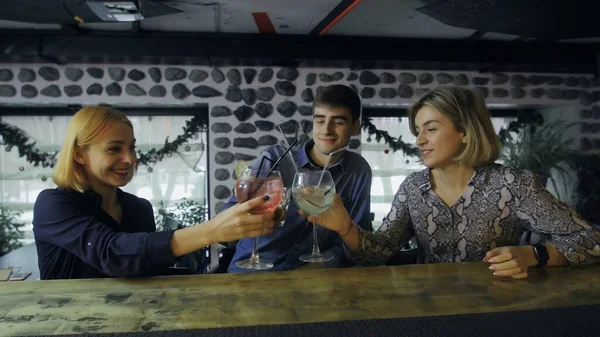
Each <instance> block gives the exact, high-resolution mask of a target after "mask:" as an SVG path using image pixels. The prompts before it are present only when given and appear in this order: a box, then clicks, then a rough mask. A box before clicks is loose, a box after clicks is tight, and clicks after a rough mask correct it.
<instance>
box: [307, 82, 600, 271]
mask: <svg viewBox="0 0 600 337" xmlns="http://www.w3.org/2000/svg"><path fill="white" fill-rule="evenodd" d="M409 122H410V129H411V131H412V132H413V134H414V135H415V136H416V137H417V145H418V146H419V148H420V150H421V153H422V158H423V163H424V165H425V166H426V167H427V169H425V170H423V171H421V172H416V173H413V174H411V175H410V176H408V177H407V178H406V180H405V181H404V182H403V183H402V184H401V186H400V188H399V189H398V192H397V193H396V196H395V198H394V201H393V203H392V208H391V210H390V212H389V214H388V215H387V217H386V218H385V219H384V222H383V225H382V226H381V227H380V228H379V230H378V231H376V232H374V233H370V232H367V231H364V230H362V229H360V228H359V227H358V226H356V225H355V224H353V223H352V220H351V219H350V217H349V216H348V214H347V212H346V211H345V208H344V206H343V204H342V203H341V202H340V200H339V198H337V197H336V199H335V201H334V204H333V206H332V207H330V208H329V209H328V210H327V211H326V212H324V213H323V214H321V215H320V216H319V217H318V223H319V224H320V225H322V226H325V227H327V228H329V229H331V230H334V231H337V232H338V234H339V235H340V236H341V237H342V239H343V240H344V243H345V246H346V249H347V253H348V255H349V256H351V257H353V258H354V259H356V260H357V261H358V262H359V263H361V264H363V265H377V264H383V263H385V261H386V260H387V259H389V258H390V257H392V256H393V255H394V254H395V253H397V252H398V251H399V250H400V249H401V247H402V246H403V245H404V244H405V243H406V242H407V241H408V240H409V239H410V238H411V237H413V236H415V237H416V239H417V242H418V246H419V258H420V260H421V262H423V263H438V262H462V261H481V260H483V261H485V262H488V263H489V269H490V270H491V271H492V272H493V273H494V275H498V276H508V277H513V278H524V277H527V270H528V268H529V267H533V266H537V265H544V264H546V265H548V266H559V265H569V264H571V265H578V264H588V263H595V262H598V261H600V232H598V231H597V230H596V229H594V228H593V227H592V226H590V224H588V223H587V222H586V221H585V220H583V219H582V218H581V217H580V216H579V215H578V214H577V213H576V212H575V211H574V210H572V209H570V208H569V207H567V206H566V205H564V204H563V203H561V202H560V201H559V200H558V199H556V198H555V197H554V196H552V195H551V194H550V193H549V192H548V191H547V190H546V189H545V188H544V187H543V186H542V185H540V184H539V183H538V182H537V179H536V177H535V175H534V174H532V173H531V172H529V171H523V170H517V169H511V168H506V167H503V166H501V165H498V164H495V163H494V161H495V160H496V159H497V157H498V155H499V152H500V144H499V141H498V138H497V136H496V134H495V132H494V128H493V126H492V122H491V119H490V114H489V112H488V110H487V108H486V106H485V102H484V100H483V98H482V97H481V96H479V95H478V94H476V93H474V92H473V91H471V90H469V89H465V88H459V87H446V88H438V89H435V90H433V91H431V92H430V93H427V94H425V95H424V96H423V97H421V98H420V99H419V100H418V101H417V102H416V103H415V104H413V106H411V108H410V109H409ZM524 231H531V232H534V233H537V234H540V235H541V237H542V244H539V245H536V246H531V245H527V246H518V245H519V241H520V239H521V237H522V234H523V233H524Z"/></svg>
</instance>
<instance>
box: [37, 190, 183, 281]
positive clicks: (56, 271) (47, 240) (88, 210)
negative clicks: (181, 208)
mask: <svg viewBox="0 0 600 337" xmlns="http://www.w3.org/2000/svg"><path fill="white" fill-rule="evenodd" d="M117 196H118V198H119V201H120V202H121V205H122V207H123V215H122V220H121V223H117V222H116V221H115V220H114V219H113V218H112V217H111V216H110V215H108V214H107V213H106V212H104V210H102V207H101V205H102V197H101V196H100V195H99V194H97V193H95V192H94V191H92V190H90V191H88V192H86V193H79V192H74V191H66V190H63V189H60V188H56V189H48V190H44V191H42V192H41V193H40V194H39V195H38V198H37V200H36V202H35V205H34V208H33V233H34V236H35V244H36V247H37V253H38V264H39V267H40V277H41V279H42V280H47V279H72V278H98V277H126V276H148V275H160V274H169V273H170V272H169V270H168V266H170V265H171V264H173V263H174V262H175V258H174V257H173V253H172V252H171V248H170V247H169V241H170V240H171V236H172V235H173V232H154V231H155V230H156V224H155V222H154V214H153V212H152V205H150V203H149V202H148V201H147V200H145V199H141V198H138V197H136V196H135V195H132V194H129V193H126V192H123V191H121V190H117Z"/></svg>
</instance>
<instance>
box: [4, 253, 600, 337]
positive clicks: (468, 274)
mask: <svg viewBox="0 0 600 337" xmlns="http://www.w3.org/2000/svg"><path fill="white" fill-rule="evenodd" d="M487 266H488V265H487V264H484V263H456V264H432V265H408V266H396V267H369V268H349V269H303V270H295V271H291V272H262V273H253V274H219V275H193V276H172V277H153V278H138V279H93V280H57V281H32V282H3V283H0V303H1V305H0V336H16V335H19V336H20V335H63V334H80V333H104V332H135V331H148V330H179V329H200V328H216V327H234V326H249V325H273V324H290V323H309V322H322V321H342V320H361V319H374V318H402V317H420V316H438V315H451V314H465V313H486V312H504V311H517V310H527V309H544V308H553V307H568V306H576V305H589V304H600V283H599V282H598V280H599V279H600V266H587V267H578V268H560V267H559V268H545V269H535V268H534V269H532V270H530V275H529V278H527V279H524V280H512V279H505V278H500V277H496V276H493V275H492V273H491V272H490V271H489V270H488V269H487Z"/></svg>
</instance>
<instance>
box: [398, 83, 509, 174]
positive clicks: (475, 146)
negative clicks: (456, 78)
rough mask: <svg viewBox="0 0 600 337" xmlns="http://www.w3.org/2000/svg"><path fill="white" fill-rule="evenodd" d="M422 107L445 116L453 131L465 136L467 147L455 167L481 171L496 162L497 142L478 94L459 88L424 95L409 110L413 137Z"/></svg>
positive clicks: (488, 115)
mask: <svg viewBox="0 0 600 337" xmlns="http://www.w3.org/2000/svg"><path fill="white" fill-rule="evenodd" d="M424 106H429V107H431V108H433V109H435V110H437V111H438V112H439V113H441V114H442V115H444V116H446V117H447V118H448V119H450V121H452V123H453V124H454V127H455V128H456V130H458V131H462V132H464V133H465V134H466V135H467V143H466V144H465V146H464V147H463V150H462V152H461V153H460V154H459V155H458V156H457V157H455V158H454V161H456V162H457V163H458V164H461V165H464V166H469V167H481V166H485V165H487V164H489V163H492V162H494V161H495V160H496V159H498V156H499V155H500V140H499V139H498V136H496V132H495V131H494V126H493V125H492V119H491V117H490V112H489V111H488V109H487V107H486V106H485V101H484V100H483V97H482V96H481V95H480V94H478V93H476V92H474V91H472V90H469V89H466V88H461V87H441V88H436V89H434V90H432V91H431V92H429V93H427V94H425V95H424V96H423V97H421V98H420V99H419V100H418V101H417V102H415V103H414V104H413V105H412V106H411V107H410V108H409V109H408V121H409V126H410V131H411V132H412V134H413V135H415V136H416V135H417V130H416V125H415V118H416V116H417V112H419V110H421V108H423V107H424Z"/></svg>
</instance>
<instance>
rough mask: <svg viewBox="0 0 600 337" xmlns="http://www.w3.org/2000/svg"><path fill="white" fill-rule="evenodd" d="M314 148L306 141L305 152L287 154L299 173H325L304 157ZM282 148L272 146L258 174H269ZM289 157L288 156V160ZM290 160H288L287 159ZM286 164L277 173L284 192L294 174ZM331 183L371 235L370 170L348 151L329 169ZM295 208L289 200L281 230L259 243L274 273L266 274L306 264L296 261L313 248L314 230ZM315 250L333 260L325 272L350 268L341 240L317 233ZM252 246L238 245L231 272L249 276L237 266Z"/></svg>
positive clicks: (247, 243)
mask: <svg viewBox="0 0 600 337" xmlns="http://www.w3.org/2000/svg"><path fill="white" fill-rule="evenodd" d="M312 146H314V141H312V140H309V141H308V142H307V143H306V144H305V145H304V146H300V147H295V148H293V149H292V150H291V151H290V153H292V156H291V157H293V158H294V160H295V162H296V165H297V167H298V168H302V169H310V170H314V171H321V170H323V168H322V167H320V166H318V165H316V164H315V163H314V162H313V161H312V160H311V159H310V157H309V155H308V153H309V152H310V149H311V148H312ZM285 150H286V148H285V147H283V146H280V145H275V146H272V147H270V148H268V149H266V150H265V151H263V152H262V153H261V155H263V156H266V157H267V158H269V159H271V161H269V160H264V161H263V166H262V169H265V170H270V169H271V167H272V165H273V163H274V162H275V161H276V160H277V159H278V158H279V157H280V156H281V155H282V154H283V153H284V152H285ZM286 157H287V155H286ZM291 157H288V158H291ZM288 158H285V159H284V160H282V161H281V162H280V166H279V171H280V173H281V177H282V180H283V184H284V186H285V187H287V188H291V187H292V183H293V180H294V174H295V168H294V167H293V164H292V162H291V160H289V159H288ZM259 165H260V160H256V162H255V164H254V168H258V166H259ZM328 170H329V172H330V173H331V176H332V178H333V180H334V181H335V191H336V193H337V194H338V195H339V196H340V198H341V200H342V202H343V203H344V206H345V207H346V209H347V210H348V213H349V214H350V216H351V217H352V219H353V220H354V221H355V222H356V223H357V224H358V225H359V226H361V227H362V228H364V229H366V230H368V231H372V226H371V219H370V212H371V167H370V166H369V163H367V161H366V160H365V159H364V158H363V157H362V156H360V155H358V154H356V153H353V152H349V151H346V153H345V155H344V156H343V157H342V159H341V160H339V161H338V162H337V163H335V164H334V165H332V166H331V167H329V168H328ZM236 203H237V200H236V198H235V196H232V197H231V198H230V199H229V201H228V202H227V204H226V205H225V206H224V207H223V210H225V209H227V208H229V207H231V206H233V205H235V204H236ZM298 210H299V208H298V206H297V205H296V204H295V203H294V201H293V200H292V201H291V202H290V205H289V209H288V212H287V216H286V218H285V224H284V225H283V226H282V227H276V228H275V229H274V230H273V232H272V233H271V234H269V235H265V236H261V237H259V239H258V250H259V255H260V258H261V260H264V261H268V262H272V263H273V264H274V267H273V268H272V269H270V270H291V269H295V268H297V267H299V266H301V265H303V264H304V262H302V261H300V260H299V258H300V255H302V254H306V253H310V252H311V251H312V245H313V235H312V234H313V226H312V224H310V225H309V224H308V220H307V219H306V217H303V216H300V215H299V214H298ZM317 231H318V232H317V236H318V240H319V248H320V249H321V251H323V252H329V253H332V254H333V255H334V259H333V260H332V261H328V262H325V265H326V266H328V267H346V266H350V265H352V264H353V263H352V262H350V260H349V259H348V258H347V256H346V254H345V252H344V247H343V241H342V239H341V238H340V236H339V235H338V234H337V233H336V232H333V231H330V230H328V229H326V228H324V227H321V226H318V227H317ZM253 245H254V238H247V239H242V240H240V241H238V243H237V246H236V251H235V255H234V257H233V259H232V261H231V264H230V265H229V268H228V271H229V272H249V270H246V269H243V268H239V267H237V266H236V265H235V262H236V261H239V260H244V259H247V258H249V257H250V254H251V253H252V248H253Z"/></svg>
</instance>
